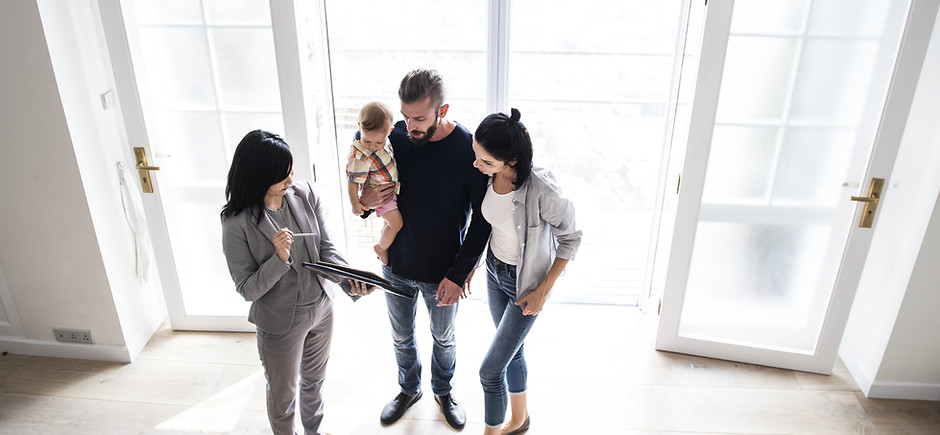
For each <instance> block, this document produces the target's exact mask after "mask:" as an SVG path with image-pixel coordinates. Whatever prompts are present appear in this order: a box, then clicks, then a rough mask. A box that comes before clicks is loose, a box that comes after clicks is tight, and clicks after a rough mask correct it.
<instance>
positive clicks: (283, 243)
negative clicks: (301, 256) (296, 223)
mask: <svg viewBox="0 0 940 435" xmlns="http://www.w3.org/2000/svg"><path fill="white" fill-rule="evenodd" d="M271 242H272V243H274V252H276V253H277V258H279V259H281V261H283V262H285V263H287V260H288V259H290V245H291V244H293V243H294V233H292V232H291V230H289V229H287V228H281V230H280V231H278V232H277V233H275V234H274V237H273V238H272V239H271Z"/></svg>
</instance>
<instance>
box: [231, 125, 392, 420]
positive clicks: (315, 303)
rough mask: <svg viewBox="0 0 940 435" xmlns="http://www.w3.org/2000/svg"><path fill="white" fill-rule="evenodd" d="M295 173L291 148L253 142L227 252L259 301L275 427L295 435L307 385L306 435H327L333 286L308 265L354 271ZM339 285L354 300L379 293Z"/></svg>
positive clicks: (246, 143) (236, 274)
mask: <svg viewBox="0 0 940 435" xmlns="http://www.w3.org/2000/svg"><path fill="white" fill-rule="evenodd" d="M292 167H293V157H292V156H291V152H290V147H289V146H288V145H287V143H286V142H284V140H283V139H281V138H280V137H279V136H277V135H275V134H272V133H269V132H266V131H262V130H255V131H252V132H250V133H248V134H247V135H245V137H244V138H243V139H242V140H241V142H240V143H239V144H238V147H237V148H236V149H235V155H234V156H233V157H232V166H231V168H230V169H229V173H228V184H227V185H226V187H225V197H226V201H227V202H226V204H225V206H224V207H223V208H222V249H223V252H224V253H225V258H226V261H227V262H228V268H229V272H230V273H231V275H232V280H234V281H235V289H236V291H238V293H239V294H240V295H242V297H244V298H245V300H247V301H251V308H250V310H249V312H248V320H249V321H251V322H252V323H254V324H255V326H256V327H257V339H258V354H259V356H260V357H261V364H262V365H263V366H264V375H265V378H266V380H267V409H268V420H269V421H270V423H271V429H273V431H274V433H275V434H293V433H294V409H295V397H296V395H297V385H298V379H299V380H300V417H301V422H302V423H303V426H304V430H305V431H306V433H308V434H319V427H320V422H321V421H322V420H323V401H322V399H321V397H320V387H321V386H322V385H323V380H324V375H325V373H326V363H327V360H328V359H329V353H330V340H331V338H332V335H333V303H332V298H333V287H332V286H333V284H332V283H331V282H329V281H326V280H324V279H323V278H321V277H319V276H317V275H316V274H313V273H311V272H310V271H309V270H307V269H305V268H304V267H301V264H302V263H303V262H305V261H310V262H313V261H316V260H323V261H329V262H331V263H337V264H344V265H345V264H347V263H346V260H345V259H344V258H343V256H342V254H340V253H339V251H338V250H337V249H336V247H335V246H334V245H333V243H332V242H331V241H330V236H329V235H328V234H327V232H326V228H325V226H324V219H323V218H324V216H323V208H322V206H321V204H320V198H319V196H317V194H316V193H314V191H313V188H312V186H311V185H310V183H309V182H303V183H298V184H294V183H293V174H294V171H293V168H292ZM295 234H298V236H297V237H295ZM299 234H305V235H304V236H299ZM339 285H340V287H342V288H343V290H344V291H345V292H346V293H347V294H348V295H349V296H350V297H352V298H353V300H355V299H356V298H358V297H359V296H362V295H366V294H369V293H371V292H372V291H373V290H374V288H373V287H367V286H366V285H365V284H362V283H355V282H342V283H339Z"/></svg>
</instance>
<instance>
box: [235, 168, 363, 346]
mask: <svg viewBox="0 0 940 435" xmlns="http://www.w3.org/2000/svg"><path fill="white" fill-rule="evenodd" d="M284 199H285V200H286V201H287V203H288V204H289V205H290V209H291V212H292V213H293V215H294V219H295V220H296V221H297V225H298V226H299V227H300V231H302V232H305V233H313V234H314V235H313V236H311V237H309V238H308V239H307V240H306V242H307V243H306V245H307V250H308V252H309V253H310V258H312V259H320V260H323V261H329V262H331V263H336V264H343V265H346V264H348V263H346V260H345V259H344V258H343V255H342V254H340V252H339V251H338V250H337V249H336V247H335V246H334V245H333V242H331V241H330V236H329V234H327V231H326V226H325V225H324V215H323V208H322V206H321V204H320V197H319V196H317V195H316V194H315V193H314V192H313V187H312V186H311V185H310V182H309V181H304V182H299V183H295V184H293V185H291V186H290V187H289V188H288V189H287V194H286V195H285V196H284ZM257 213H263V212H262V211H261V210H260V209H254V210H251V209H249V210H243V211H242V212H241V213H239V214H237V215H235V216H228V217H226V216H223V217H222V252H223V253H224V254H225V259H226V261H227V262H228V270H229V273H230V274H231V275H232V280H233V281H235V290H236V291H237V292H238V294H240V295H242V297H244V298H245V300H246V301H251V308H250V309H249V311H248V321H250V322H251V323H254V324H255V326H257V327H258V328H259V329H261V330H262V331H264V332H267V333H272V334H278V333H282V332H284V331H287V329H288V328H290V326H291V324H292V323H293V321H294V309H295V308H296V305H297V296H298V292H299V291H300V287H299V285H298V283H297V281H298V275H297V271H296V270H294V269H291V268H290V267H289V266H287V264H285V263H284V262H283V261H281V259H279V258H277V254H275V252H274V244H273V243H272V242H271V240H272V239H273V238H274V234H275V233H277V228H275V227H274V224H272V223H271V221H270V220H269V219H268V218H267V217H266V216H262V217H261V221H260V222H258V221H257ZM295 266H296V267H302V266H301V265H300V264H295ZM317 278H318V279H319V281H320V285H321V286H322V287H323V291H324V293H326V295H327V296H328V297H329V298H330V299H333V294H334V292H335V290H334V288H333V285H334V284H333V283H332V282H331V281H328V280H325V279H324V278H323V277H321V276H319V275H318V276H317ZM340 287H341V288H342V289H343V291H344V292H346V294H347V295H349V296H350V297H352V298H353V300H355V299H357V298H358V297H355V296H353V295H352V294H351V293H350V292H349V283H347V282H343V283H340Z"/></svg>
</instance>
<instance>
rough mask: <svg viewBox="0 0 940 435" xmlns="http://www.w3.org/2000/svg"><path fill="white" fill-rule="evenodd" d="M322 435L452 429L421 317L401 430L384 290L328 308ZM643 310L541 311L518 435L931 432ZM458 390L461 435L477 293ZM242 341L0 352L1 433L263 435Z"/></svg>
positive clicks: (483, 339) (917, 412) (838, 376)
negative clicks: (412, 389)
mask: <svg viewBox="0 0 940 435" xmlns="http://www.w3.org/2000/svg"><path fill="white" fill-rule="evenodd" d="M335 308H336V331H335V336H334V344H333V351H332V356H331V361H330V368H329V374H328V378H327V382H326V385H325V386H324V396H325V401H326V415H325V419H324V423H323V427H322V430H324V431H327V432H329V433H332V434H334V435H342V434H352V435H366V434H389V435H398V434H448V433H456V431H453V430H451V429H450V428H449V427H448V426H447V425H446V423H445V422H444V421H443V417H442V416H441V414H440V412H439V411H438V410H437V406H436V404H435V403H434V400H433V397H432V396H431V394H430V384H429V379H428V378H427V376H428V375H429V364H430V351H429V349H430V335H429V334H428V333H427V330H426V329H427V313H426V311H425V310H424V307H423V305H422V306H421V308H419V310H418V311H419V316H418V317H419V318H418V325H419V340H420V341H419V347H420V349H421V353H422V361H423V362H424V374H425V379H424V390H425V392H426V396H425V397H424V398H423V399H422V400H421V401H419V402H418V403H417V404H415V406H414V407H412V408H411V409H409V410H408V412H407V413H406V414H405V417H404V418H403V419H402V420H401V421H399V422H398V423H396V424H394V425H391V426H389V427H383V426H382V425H381V424H380V423H379V421H378V416H379V413H380V412H381V410H382V407H383V406H384V405H385V403H386V402H387V401H388V400H390V399H391V398H392V397H394V396H395V394H397V393H398V385H397V381H396V371H395V363H394V355H393V352H392V345H391V339H390V337H389V331H388V330H389V327H388V320H387V316H386V313H385V302H384V296H382V295H379V294H376V295H373V296H370V297H368V298H364V299H362V300H360V301H359V302H357V303H355V304H353V303H351V302H349V301H348V300H341V301H338V302H337V303H336V305H335ZM656 321H657V319H656V318H655V317H654V316H650V315H643V314H641V313H639V312H638V311H637V310H636V309H635V308H631V307H617V306H597V305H574V304H563V303H550V304H549V305H548V306H547V309H546V310H545V311H544V313H543V314H542V315H541V316H540V318H539V319H538V321H537V322H536V324H535V327H534V328H533V330H532V333H531V334H530V336H529V339H528V340H527V343H526V355H527V358H528V361H529V391H528V398H529V410H530V413H531V418H532V426H531V429H530V430H529V432H528V433H529V434H532V435H546V434H548V435H554V434H598V435H608V434H628V435H639V434H699V435H704V434H737V435H740V434H762V435H769V434H800V435H802V434H891V435H895V434H910V435H916V434H923V435H927V434H932V435H937V434H940V402H918V401H904V400H875V399H867V398H865V397H864V395H863V394H862V393H861V392H860V391H859V389H858V387H857V386H856V385H855V383H854V382H853V381H852V378H851V376H849V374H848V372H847V371H846V369H845V367H844V366H843V365H842V363H841V362H839V363H837V365H836V367H835V370H834V373H833V374H832V375H831V376H821V375H814V374H809V373H801V372H794V371H789V370H779V369H773V368H767V367H760V366H754V365H749V364H741V363H735V362H728V361H721V360H714V359H708V358H700V357H694V356H688V355H681V354H673V353H665V352H657V351H656V350H654V348H653V342H654V340H655V333H656ZM457 333H458V343H459V346H458V367H457V373H456V375H455V378H454V385H455V387H454V395H455V397H456V398H457V399H458V400H460V402H461V403H462V404H463V405H464V406H465V408H466V410H467V416H468V423H467V427H466V428H465V429H464V430H463V433H469V434H478V433H482V430H483V393H482V390H481V388H480V383H479V378H478V376H477V369H478V367H479V365H480V362H481V360H482V358H483V355H484V353H485V352H486V349H487V347H488V345H489V340H490V338H491V336H492V333H493V326H492V323H491V321H490V318H489V314H488V311H487V308H486V306H485V302H484V301H483V300H482V299H480V298H478V297H476V296H475V297H474V298H472V299H469V300H465V301H464V302H462V303H461V306H460V309H459V314H458V326H457ZM264 388H265V385H264V377H263V374H262V369H261V365H260V363H259V361H258V355H257V349H256V345H255V337H254V334H251V333H210V332H186V331H175V332H174V331H172V330H170V329H169V328H164V329H161V330H160V331H159V332H158V333H157V334H156V335H155V336H154V337H153V339H152V340H151V341H150V343H149V344H148V345H147V347H146V348H145V349H144V350H143V351H142V352H141V354H140V355H139V356H138V358H137V359H136V361H135V362H134V363H132V364H118V363H109V362H100V361H84V360H70V359H59V358H42V357H33V356H24V355H5V356H3V357H0V433H3V434H49V433H52V434H58V433H70V434H71V433H75V434H188V433H243V434H261V433H269V431H270V429H269V428H268V424H267V418H266V415H265V411H264Z"/></svg>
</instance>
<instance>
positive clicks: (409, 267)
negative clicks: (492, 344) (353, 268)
mask: <svg viewBox="0 0 940 435" xmlns="http://www.w3.org/2000/svg"><path fill="white" fill-rule="evenodd" d="M398 97H399V99H400V100H401V114H402V115H403V116H404V121H399V122H398V123H397V124H395V128H394V129H393V130H392V133H391V135H389V141H390V142H391V144H392V149H393V151H394V154H395V159H396V161H397V163H398V173H399V181H400V182H401V192H400V193H399V194H398V209H399V210H400V211H401V214H402V218H403V220H404V226H403V227H402V229H401V231H400V232H399V233H398V236H397V237H396V238H395V242H394V243H393V244H392V245H391V247H390V248H389V250H388V252H389V262H388V264H387V265H385V266H383V267H382V270H383V272H384V274H385V278H386V279H388V280H389V281H390V282H392V283H393V284H394V285H395V286H396V287H398V288H399V289H400V290H402V291H403V292H406V293H407V294H411V295H412V297H411V298H402V297H399V296H395V295H391V294H388V293H386V302H387V306H388V318H389V320H390V321H391V324H392V339H393V341H394V345H395V358H396V360H397V362H398V383H399V385H400V386H401V391H400V393H399V394H398V396H396V397H395V398H394V399H392V401H391V402H389V403H388V405H386V406H385V409H384V410H383V411H382V415H381V422H382V424H385V425H389V424H392V423H394V422H396V421H398V419H400V418H401V417H402V416H403V415H404V414H405V411H406V410H407V409H408V408H409V407H410V406H411V405H413V404H414V403H415V402H417V401H418V400H419V399H420V398H421V396H422V392H421V359H420V358H419V356H418V348H417V344H416V343H415V310H416V308H417V303H418V298H419V297H420V298H422V299H424V304H425V306H426V307H427V309H428V317H429V320H430V323H431V335H432V336H433V338H434V340H433V341H434V343H433V348H432V351H431V389H432V391H433V392H434V396H435V400H436V401H437V403H438V404H439V405H440V407H441V412H442V413H443V414H444V418H445V419H446V420H447V423H448V424H449V425H450V426H451V427H453V428H455V429H461V428H463V426H464V424H466V412H465V411H464V409H463V407H462V406H461V405H460V404H458V402H457V401H456V400H455V399H454V397H453V395H452V394H451V388H452V383H451V379H452V378H453V376H454V368H455V367H456V360H457V348H456V340H455V335H454V319H455V318H456V315H457V301H458V300H459V299H460V298H462V297H466V296H467V293H466V291H467V287H465V283H466V282H468V281H469V278H468V277H469V276H471V275H472V271H473V268H474V266H475V265H476V263H477V260H478V259H479V257H480V254H481V253H482V252H483V249H484V248H485V246H486V241H487V238H488V237H489V233H490V225H489V224H488V223H487V222H486V220H484V219H483V216H482V214H481V212H480V204H481V203H482V201H483V196H484V195H485V193H486V185H487V177H486V176H485V175H483V174H482V173H481V172H480V171H478V170H476V169H475V168H474V167H473V161H474V159H475V157H474V154H473V139H472V136H471V133H470V131H469V130H467V129H466V128H465V127H464V126H462V125H460V124H458V123H456V122H454V121H451V120H450V119H447V117H446V116H447V110H448V108H449V105H448V104H445V103H444V82H443V79H442V78H441V75H440V74H438V72H437V71H434V70H426V69H417V70H414V71H411V72H409V73H408V74H406V75H405V77H404V79H402V81H401V86H400V87H399V89H398ZM393 191H394V185H392V184H387V185H380V186H378V187H376V188H371V187H368V183H365V184H364V185H363V192H362V194H361V196H360V199H359V202H360V203H361V204H362V205H363V207H364V208H366V209H370V208H375V207H377V206H379V205H381V204H384V203H385V202H386V201H387V200H388V199H389V198H390V197H391V194H392V192H393ZM471 211H472V219H469V218H470V217H471ZM468 219H469V220H468ZM468 224H469V225H468Z"/></svg>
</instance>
